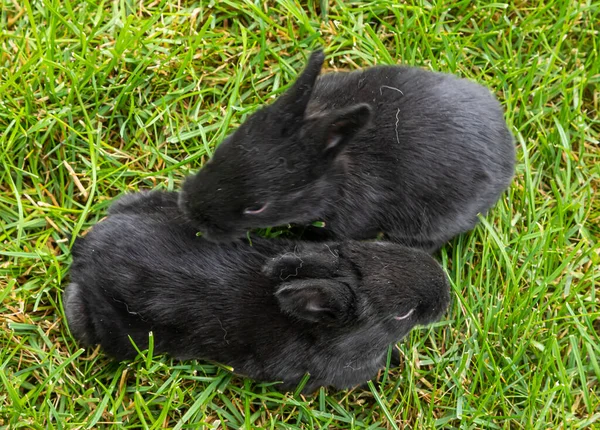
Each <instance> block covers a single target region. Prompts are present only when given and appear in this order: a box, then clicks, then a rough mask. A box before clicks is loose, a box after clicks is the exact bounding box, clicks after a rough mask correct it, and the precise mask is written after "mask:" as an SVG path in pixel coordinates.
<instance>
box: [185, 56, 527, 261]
mask: <svg viewBox="0 0 600 430" xmlns="http://www.w3.org/2000/svg"><path fill="white" fill-rule="evenodd" d="M323 59H324V56H323V53H322V52H321V51H317V52H315V53H313V55H312V56H311V58H310V60H309V63H308V66H307V67H306V69H305V71H304V72H303V73H302V74H301V75H300V76H299V77H298V80H297V81H296V83H295V84H294V85H293V86H292V87H291V88H290V89H289V90H288V92H287V93H285V94H284V95H283V96H281V97H280V98H279V99H278V100H277V101H276V102H275V103H273V104H272V105H271V106H267V107H264V108H262V109H260V110H259V111H257V112H256V113H254V114H253V115H252V116H251V117H249V118H248V120H247V121H246V122H245V123H244V124H242V125H241V126H240V128H239V129H238V130H237V131H236V132H235V133H233V134H232V135H231V136H229V137H228V138H227V139H226V140H225V141H224V142H223V143H222V144H221V145H219V147H218V148H217V150H216V151H215V154H214V156H213V157H212V159H211V160H210V161H209V162H208V163H207V164H206V165H205V166H204V167H203V168H202V169H201V170H200V171H199V172H198V173H197V174H196V175H195V176H192V177H190V178H188V180H187V181H186V182H185V183H184V186H183V192H182V194H181V202H180V204H181V208H182V210H183V211H184V212H185V213H186V215H187V216H188V217H189V218H190V219H191V220H192V221H193V222H194V224H195V225H196V226H197V227H198V228H199V229H200V230H201V231H203V232H204V233H205V236H206V237H207V238H208V239H211V240H214V241H228V240H231V239H234V238H236V237H242V236H243V235H244V232H245V231H247V230H248V229H251V228H258V227H269V226H275V225H285V224H288V223H292V224H307V223H309V222H312V221H314V220H317V219H319V220H323V221H325V224H326V227H325V228H326V229H327V230H328V231H329V232H330V233H331V234H332V235H333V237H336V238H340V239H347V238H350V239H357V240H360V239H365V238H373V237H375V235H376V234H377V233H378V232H385V233H386V235H387V237H388V239H390V240H393V241H395V242H398V243H401V244H404V245H408V246H417V247H421V248H422V249H424V250H427V251H432V250H435V249H436V248H439V247H440V246H441V245H442V244H443V243H445V242H446V241H448V240H449V239H450V238H452V237H453V236H455V235H457V234H459V233H462V232H465V231H468V230H470V229H472V228H473V227H474V226H475V224H476V223H477V221H478V219H477V214H479V213H485V212H486V211H487V210H488V209H490V208H491V207H492V206H493V205H494V204H495V202H496V201H497V200H498V198H499V196H500V195H501V193H502V192H503V191H504V190H505V189H506V188H507V187H508V186H509V184H510V182H511V180H512V176H513V172H514V163H515V147H514V141H513V136H512V134H511V133H510V131H509V130H508V128H507V126H506V123H505V121H504V118H503V111H502V108H501V106H500V104H499V103H498V101H497V100H496V99H495V98H494V96H493V95H492V94H491V93H490V91H489V90H487V89H486V88H484V87H483V86H481V85H478V84H476V83H474V82H471V81H469V80H466V79H458V78H456V77H455V76H452V75H448V74H441V73H433V72H429V71H425V70H421V69H418V68H412V67H403V66H378V67H372V68H369V69H365V70H361V71H356V72H352V73H330V74H325V75H323V76H321V77H318V75H319V71H320V68H321V64H322V62H323ZM317 77H318V78H317ZM264 204H267V206H266V207H265V208H264V210H262V211H260V210H258V209H260V208H261V207H263V206H264ZM246 209H248V210H246Z"/></svg>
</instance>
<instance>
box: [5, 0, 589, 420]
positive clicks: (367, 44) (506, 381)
mask: <svg viewBox="0 0 600 430" xmlns="http://www.w3.org/2000/svg"><path fill="white" fill-rule="evenodd" d="M534 3H536V2H524V1H519V2H514V3H512V4H504V3H487V2H483V1H481V2H472V1H470V0H469V1H466V0H461V1H458V2H454V3H445V2H427V1H421V2H415V3H414V4H412V3H409V4H405V3H399V2H396V1H391V0H389V1H388V0H376V1H369V2H365V1H351V2H350V1H347V2H342V1H341V0H332V1H330V2H327V1H320V2H317V1H315V0H312V1H311V0H308V1H307V2H303V4H304V5H303V6H300V5H299V2H297V1H293V0H279V1H269V2H268V6H263V2H259V1H256V2H253V1H251V0H243V1H235V0H221V1H218V2H217V1H210V2H204V1H203V2H200V3H193V2H185V1H184V2H182V1H168V0H155V1H152V2H150V1H133V0H114V1H104V0H87V1H82V2H75V1H73V0H60V1H59V0H38V1H32V0H24V1H22V2H16V1H13V0H0V219H1V221H0V238H1V240H0V244H1V245H0V255H1V256H2V258H1V260H0V286H1V289H0V298H1V302H2V305H1V308H0V345H1V346H2V347H1V349H0V427H3V428H27V429H38V428H40V429H41V428H44V429H46V428H57V429H63V428H111V427H112V428H131V429H133V428H153V429H154V428H175V429H185V428H279V429H284V428H285V429H293V428H297V429H300V428H302V429H308V428H326V429H329V428H331V429H351V428H356V429H363V428H364V429H366V428H368V429H375V428H386V429H396V428H403V427H408V428H486V429H487V428H490V429H499V428H503V429H509V428H510V429H513V428H527V429H538V428H539V429H550V428H552V429H554V428H569V429H583V428H600V383H599V380H600V364H599V359H600V269H599V263H600V247H599V246H598V239H599V237H600V198H598V192H599V191H600V190H599V188H600V168H599V166H600V148H599V144H598V142H599V134H600V120H599V119H598V112H599V111H600V109H599V104H600V58H599V55H598V51H599V46H598V45H599V43H600V37H599V32H600V26H598V23H599V22H600V3H599V2H597V1H594V0H591V1H590V0H588V1H583V0H581V1H572V0H564V1H555V0H549V1H546V2H539V3H538V4H534ZM318 45H324V46H325V47H326V50H327V54H328V61H327V66H326V67H327V68H328V69H330V70H335V69H355V68H357V67H363V66H369V65H373V64H383V63H404V64H410V65H416V66H421V67H424V68H429V69H433V70H439V71H445V72H450V73H455V74H457V75H460V76H464V77H468V78H471V79H474V80H476V81H479V82H481V83H483V84H485V85H487V86H489V87H490V88H491V89H493V90H494V91H495V92H496V93H497V95H498V97H499V99H500V100H501V101H502V102H503V104H504V106H505V108H506V117H507V121H508V123H509V124H510V126H511V128H512V130H513V131H514V133H515V136H516V140H517V145H518V167H517V174H516V178H515V181H514V184H513V186H512V187H511V189H510V190H509V191H508V192H507V193H506V194H505V196H504V197H503V198H502V200H501V201H500V202H499V203H498V205H497V206H496V208H495V209H494V210H493V211H492V212H491V213H490V214H489V215H488V216H487V217H486V218H485V219H482V223H481V225H480V226H478V227H477V228H476V229H475V230H474V231H473V232H471V233H469V234H466V235H464V236H462V237H459V238H457V239H455V240H454V241H453V242H452V243H450V244H448V245H447V246H446V247H445V248H444V249H443V250H442V251H441V252H440V254H439V259H440V261H441V262H442V263H443V264H444V266H445V268H446V269H447V271H448V274H449V276H450V278H451V280H452V285H453V297H454V301H453V304H452V306H451V308H450V310H449V312H448V314H447V316H446V318H445V319H444V320H442V321H441V322H439V323H438V324H436V325H434V326H433V327H429V328H423V329H419V330H416V331H414V332H413V333H412V334H411V335H410V336H409V337H408V338H407V339H406V340H405V341H404V342H403V343H402V344H401V345H400V347H401V351H402V355H403V357H404V359H403V363H402V365H401V367H400V368H397V369H391V370H390V371H389V372H382V373H381V375H380V377H379V381H378V382H379V383H376V384H371V385H370V388H369V389H360V390H359V389H356V390H352V391H347V392H335V391H332V390H326V389H322V390H321V391H320V392H318V393H317V394H316V395H315V396H312V397H302V396H298V395H294V394H293V393H291V394H288V395H282V394H279V393H277V392H275V391H273V389H272V388H270V387H269V384H257V383H253V382H251V381H248V380H244V379H242V378H239V377H236V376H232V375H231V374H230V373H229V372H228V371H227V370H226V369H225V368H222V367H220V366H216V365H214V364H207V363H204V362H193V361H192V362H173V361H171V360H169V359H168V358H166V357H152V356H150V355H147V356H141V357H139V358H138V359H136V360H135V361H133V362H129V363H115V362H112V361H111V360H110V359H109V358H108V357H106V356H104V355H103V354H102V352H101V351H99V350H93V351H92V350H85V351H84V350H82V349H79V347H78V346H77V344H76V343H75V341H74V340H73V338H72V337H71V336H70V334H69V332H68V330H67V328H66V325H65V323H64V315H63V310H62V305H61V293H62V291H63V288H64V287H65V286H66V282H67V281H68V268H69V263H70V254H69V248H70V245H71V243H72V237H75V236H76V235H78V234H80V233H82V232H83V231H85V230H86V229H88V228H89V227H90V226H92V225H93V224H94V223H95V222H97V221H98V220H99V219H100V218H101V217H102V216H103V215H104V214H105V210H106V207H107V205H108V204H109V202H110V200H111V199H112V198H113V197H114V196H117V195H119V194H121V193H123V192H126V191H135V190H140V189H148V188H162V189H176V188H177V187H178V186H179V184H180V183H181V180H182V178H183V177H184V175H186V174H188V173H190V172H191V171H193V170H195V169H196V168H198V167H199V166H200V165H201V164H202V163H203V162H204V161H205V160H206V159H207V157H208V156H210V154H211V152H212V150H213V149H214V147H215V145H216V144H218V142H220V141H221V140H222V138H223V137H224V136H225V135H226V134H227V133H228V132H230V131H231V130H232V129H233V128H234V127H235V126H236V125H238V124H240V123H241V122H242V121H243V120H244V118H245V117H246V116H247V115H248V114H249V113H250V112H252V111H253V110H254V109H256V107H257V106H259V105H262V104H264V103H269V102H270V101H271V100H272V98H273V96H274V95H276V94H278V93H280V91H281V90H282V89H283V87H284V86H286V85H288V84H289V83H290V82H291V81H292V80H293V78H294V77H295V75H296V73H297V71H298V70H300V68H301V67H302V65H303V64H304V61H305V58H306V56H307V54H308V52H309V51H310V49H311V48H314V47H316V46H318Z"/></svg>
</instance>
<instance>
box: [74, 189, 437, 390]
mask: <svg viewBox="0 0 600 430" xmlns="http://www.w3.org/2000/svg"><path fill="white" fill-rule="evenodd" d="M177 200H178V195H177V194H176V193H160V192H152V193H147V194H134V195H130V196H126V197H124V198H122V199H121V200H119V201H118V202H117V203H116V204H115V205H113V206H112V208H111V209H110V211H109V216H108V218H107V219H106V220H104V221H102V222H100V223H99V224H98V225H96V226H95V227H94V228H93V229H92V230H91V231H90V232H89V233H88V234H87V235H86V236H85V238H79V239H77V241H76V244H75V247H74V249H73V264H72V266H71V284H70V285H69V286H68V287H67V288H66V291H65V293H64V299H63V300H64V306H65V313H66V317H67V320H68V324H69V327H70V330H71V332H72V333H73V335H74V336H75V337H76V338H77V339H78V340H79V341H80V342H81V343H82V344H84V345H93V344H96V343H100V344H101V345H102V347H103V348H104V350H105V351H106V352H108V353H110V354H111V355H113V356H114V357H116V358H119V359H129V358H132V357H134V356H135V355H136V352H135V349H134V347H133V346H132V345H131V342H130V340H129V339H128V336H131V338H132V339H133V340H134V341H135V343H136V345H137V346H138V347H139V348H142V349H143V348H147V347H148V333H149V332H150V331H152V332H153V334H154V351H155V352H157V353H169V354H171V355H172V356H174V357H175V358H178V359H192V358H197V359H206V360H213V361H217V362H221V363H225V364H227V365H230V366H232V367H233V368H234V369H235V372H236V373H239V374H242V375H246V376H248V377H250V378H254V379H257V380H260V381H282V382H283V384H282V385H281V388H283V389H285V390H288V389H293V388H295V387H296V386H297V384H298V383H299V381H300V380H301V379H302V378H303V376H304V375H305V374H306V373H309V374H310V375H311V377H310V379H309V382H308V384H307V385H306V386H305V392H307V393H310V392H313V391H314V390H315V389H317V388H318V387H319V386H333V387H336V388H338V389H343V388H348V387H353V386H355V385H358V384H361V383H364V382H366V381H367V380H369V379H371V378H373V377H374V376H375V375H376V373H377V371H378V370H379V369H380V368H381V367H383V366H384V365H385V360H386V356H387V351H388V347H389V345H391V344H393V343H395V342H397V341H399V340H400V339H402V338H403V337H404V336H405V335H406V334H407V333H408V332H409V331H410V330H411V329H412V328H413V327H414V326H415V325H424V324H428V323H431V322H433V321H435V320H437V319H438V318H439V317H440V316H441V315H442V313H443V312H444V311H445V309H446V307H447V305H448V301H449V286H448V281H447V278H446V276H445V274H444V272H443V270H442V269H441V267H440V266H439V264H438V263H436V262H435V261H434V260H433V259H432V258H431V257H430V256H429V255H428V254H426V253H424V252H422V251H419V250H411V249H408V248H404V247H401V246H399V245H396V244H391V243H381V242H371V243H359V242H344V243H328V242H294V241H289V240H266V239H261V238H255V239H253V240H252V244H251V245H250V244H248V243H244V242H242V241H238V242H234V243H231V244H226V245H225V244H216V243H213V242H210V241H207V240H205V239H203V238H202V237H196V230H195V228H194V227H193V226H192V225H191V224H189V223H188V222H187V221H186V220H185V218H184V217H183V216H182V215H181V214H180V213H179V210H178V207H177Z"/></svg>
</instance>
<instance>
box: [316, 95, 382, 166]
mask: <svg viewBox="0 0 600 430" xmlns="http://www.w3.org/2000/svg"><path fill="white" fill-rule="evenodd" d="M371 112H372V111H371V107H370V106H369V105H368V104H364V103H361V104H357V105H354V106H350V107H349V108H345V109H339V110H336V111H334V112H332V113H330V114H327V115H324V116H322V117H319V118H316V119H315V121H317V124H318V125H316V127H317V129H321V130H322V131H323V134H322V135H323V136H325V142H324V148H323V149H324V151H325V155H327V156H336V155H337V154H338V153H339V152H340V151H341V150H342V149H344V147H345V146H346V144H347V143H348V142H350V140H351V139H352V138H353V137H354V135H355V134H356V133H358V132H359V131H360V130H361V129H362V128H364V127H365V126H366V125H367V124H368V123H369V121H370V119H371Z"/></svg>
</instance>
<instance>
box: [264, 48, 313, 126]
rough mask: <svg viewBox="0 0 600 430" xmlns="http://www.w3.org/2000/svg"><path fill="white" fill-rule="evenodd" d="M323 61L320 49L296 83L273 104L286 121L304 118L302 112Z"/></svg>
mask: <svg viewBox="0 0 600 430" xmlns="http://www.w3.org/2000/svg"><path fill="white" fill-rule="evenodd" d="M324 60H325V54H324V53H323V50H322V49H319V50H317V51H314V52H313V53H312V54H311V56H310V58H309V59H308V64H307V65H306V67H305V69H304V71H302V73H301V74H300V75H299V76H298V78H297V79H296V82H294V84H293V85H292V86H291V88H290V89H288V90H287V91H286V92H285V94H284V95H282V96H281V97H279V99H277V101H276V102H275V103H274V104H273V106H274V107H277V108H279V109H281V112H282V113H283V114H284V115H285V116H286V117H287V118H288V119H287V120H289V118H290V117H292V118H296V119H302V118H303V117H304V111H305V110H306V106H307V105H308V101H309V100H310V96H311V94H312V90H313V87H314V85H315V81H316V80H317V77H318V76H319V73H321V67H322V66H323V61H324Z"/></svg>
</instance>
